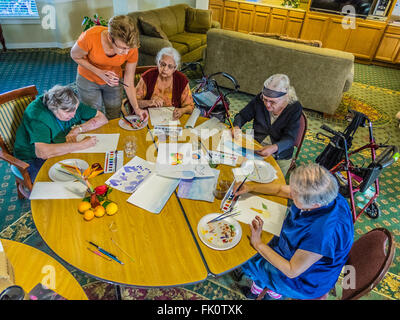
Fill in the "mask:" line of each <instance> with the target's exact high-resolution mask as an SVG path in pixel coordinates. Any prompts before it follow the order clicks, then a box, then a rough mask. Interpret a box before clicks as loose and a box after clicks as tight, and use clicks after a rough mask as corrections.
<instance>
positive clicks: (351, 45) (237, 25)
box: [209, 0, 400, 63]
mask: <svg viewBox="0 0 400 320" xmlns="http://www.w3.org/2000/svg"><path fill="white" fill-rule="evenodd" d="M209 8H210V9H211V10H212V12H213V19H214V20H217V21H219V22H220V23H221V27H222V28H223V29H227V30H232V31H239V32H243V33H249V32H258V33H276V34H281V35H287V36H288V37H292V38H301V39H304V40H320V41H321V42H322V46H323V47H324V48H330V49H336V50H342V51H347V52H351V53H353V54H354V55H355V57H356V58H360V59H364V60H369V61H372V59H377V60H381V61H385V62H391V63H399V62H400V27H395V26H389V27H388V28H387V30H386V31H385V27H386V22H381V21H374V20H366V19H361V18H356V20H355V28H353V29H352V28H351V27H350V28H346V27H343V24H344V23H346V21H347V20H344V18H343V17H342V16H340V15H335V14H328V13H322V12H315V11H308V12H307V13H306V12H305V11H304V10H301V9H300V10H299V9H290V8H285V7H279V6H273V5H270V6H268V5H266V4H264V3H252V2H246V1H234V0H226V1H224V0H209ZM384 32H385V33H384Z"/></svg>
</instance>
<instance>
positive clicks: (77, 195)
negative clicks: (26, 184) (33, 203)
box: [29, 181, 87, 200]
mask: <svg viewBox="0 0 400 320" xmlns="http://www.w3.org/2000/svg"><path fill="white" fill-rule="evenodd" d="M86 190H87V187H86V186H85V185H84V184H83V183H81V182H73V181H70V182H36V183H35V184H34V185H33V188H32V192H31V195H30V197H29V200H38V199H82V198H83V197H84V196H85V193H86Z"/></svg>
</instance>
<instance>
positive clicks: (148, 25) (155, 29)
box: [138, 17, 168, 40]
mask: <svg viewBox="0 0 400 320" xmlns="http://www.w3.org/2000/svg"><path fill="white" fill-rule="evenodd" d="M138 20H139V23H140V26H141V27H142V30H143V34H145V35H147V36H150V37H156V38H161V39H165V40H168V37H167V35H166V34H165V32H164V31H163V30H162V29H161V26H160V25H159V24H158V25H157V24H156V23H157V22H155V21H154V20H153V21H151V20H149V19H148V18H145V17H139V19H138Z"/></svg>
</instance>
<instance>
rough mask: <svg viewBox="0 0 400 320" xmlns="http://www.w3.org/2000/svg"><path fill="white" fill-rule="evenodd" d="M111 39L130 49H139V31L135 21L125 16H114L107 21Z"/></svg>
mask: <svg viewBox="0 0 400 320" xmlns="http://www.w3.org/2000/svg"><path fill="white" fill-rule="evenodd" d="M108 32H109V33H110V36H111V38H113V39H118V40H120V41H123V42H124V43H125V44H126V45H127V46H129V47H130V48H139V47H140V43H139V31H138V28H137V26H136V23H135V21H134V20H133V19H132V18H131V17H129V16H126V15H120V16H114V17H112V18H111V19H110V21H108Z"/></svg>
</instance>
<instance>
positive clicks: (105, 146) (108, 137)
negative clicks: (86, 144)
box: [72, 133, 119, 153]
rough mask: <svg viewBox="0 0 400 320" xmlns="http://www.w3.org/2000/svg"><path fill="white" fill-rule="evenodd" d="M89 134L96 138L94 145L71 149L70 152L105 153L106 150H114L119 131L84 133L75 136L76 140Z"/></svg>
mask: <svg viewBox="0 0 400 320" xmlns="http://www.w3.org/2000/svg"><path fill="white" fill-rule="evenodd" d="M87 136H91V137H96V138H97V143H96V145H95V146H93V147H90V148H87V149H84V150H78V151H73V152H72V153H105V152H107V151H115V150H117V147H118V140H119V133H109V134H97V133H84V134H80V135H78V136H77V137H76V140H77V141H81V140H83V139H84V138H85V137H87Z"/></svg>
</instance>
